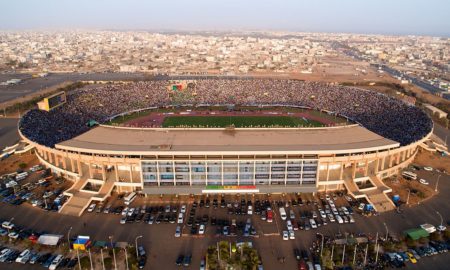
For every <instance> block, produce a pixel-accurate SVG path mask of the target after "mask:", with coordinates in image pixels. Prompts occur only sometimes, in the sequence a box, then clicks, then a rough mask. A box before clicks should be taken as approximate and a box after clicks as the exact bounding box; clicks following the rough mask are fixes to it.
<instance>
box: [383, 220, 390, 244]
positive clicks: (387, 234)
mask: <svg viewBox="0 0 450 270" xmlns="http://www.w3.org/2000/svg"><path fill="white" fill-rule="evenodd" d="M383 224H384V227H385V228H386V241H387V240H388V236H389V230H388V227H387V225H386V222H383Z"/></svg>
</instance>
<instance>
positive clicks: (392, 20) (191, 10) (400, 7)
mask: <svg viewBox="0 0 450 270" xmlns="http://www.w3.org/2000/svg"><path fill="white" fill-rule="evenodd" d="M449 18H450V1H449V0H309V1H304V0H285V1H283V0H278V1H275V0H270V1H269V0H190V1H189V0H184V1H183V0H164V1H161V0H153V1H152V0H126V1H125V0H123V1H119V0H0V29H2V30H16V29H66V28H70V29H73V28H83V29H141V30H145V29H147V30H288V31H310V32H353V33H381V34H401V35H404V34H416V35H435V36H447V37H448V36H450V19H449Z"/></svg>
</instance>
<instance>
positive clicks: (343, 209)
mask: <svg viewBox="0 0 450 270" xmlns="http://www.w3.org/2000/svg"><path fill="white" fill-rule="evenodd" d="M341 210H342V212H344V214H346V215H349V214H350V213H349V212H348V210H347V208H346V207H345V206H342V207H341Z"/></svg>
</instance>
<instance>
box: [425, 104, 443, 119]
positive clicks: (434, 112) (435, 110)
mask: <svg viewBox="0 0 450 270" xmlns="http://www.w3.org/2000/svg"><path fill="white" fill-rule="evenodd" d="M424 107H425V110H426V111H428V112H430V113H431V114H432V115H437V116H438V117H439V118H447V113H446V112H444V111H443V110H441V109H439V108H436V107H434V106H433V105H431V104H424Z"/></svg>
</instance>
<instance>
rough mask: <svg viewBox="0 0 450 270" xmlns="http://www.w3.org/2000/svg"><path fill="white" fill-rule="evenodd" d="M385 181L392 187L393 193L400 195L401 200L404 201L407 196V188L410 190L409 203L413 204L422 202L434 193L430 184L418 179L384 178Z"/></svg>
mask: <svg viewBox="0 0 450 270" xmlns="http://www.w3.org/2000/svg"><path fill="white" fill-rule="evenodd" d="M385 183H386V184H387V185H388V186H389V187H390V188H392V194H393V195H400V198H401V200H402V201H403V202H406V200H407V197H408V190H411V193H410V196H409V205H415V204H418V203H419V202H422V201H423V200H425V199H428V198H430V197H431V196H433V195H435V194H436V193H435V192H434V190H433V188H432V187H430V186H426V185H422V184H421V183H419V182H418V181H414V180H411V181H410V180H405V179H404V178H403V177H401V176H398V178H396V177H394V178H389V179H387V180H385Z"/></svg>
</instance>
